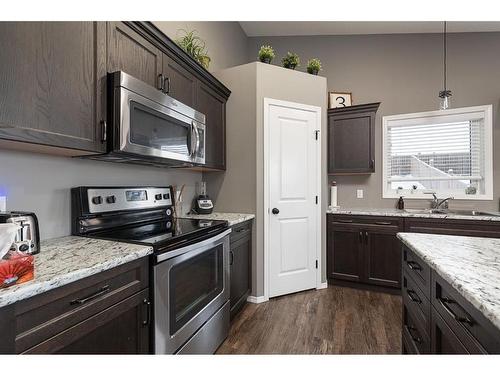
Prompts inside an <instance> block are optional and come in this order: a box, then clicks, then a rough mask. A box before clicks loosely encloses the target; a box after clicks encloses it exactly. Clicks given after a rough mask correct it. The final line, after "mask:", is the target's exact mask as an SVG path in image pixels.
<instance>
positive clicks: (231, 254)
mask: <svg viewBox="0 0 500 375" xmlns="http://www.w3.org/2000/svg"><path fill="white" fill-rule="evenodd" d="M233 263H234V253H233V250H229V265H230V266H232V265H233Z"/></svg>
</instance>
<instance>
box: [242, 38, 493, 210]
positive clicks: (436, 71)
mask: <svg viewBox="0 0 500 375" xmlns="http://www.w3.org/2000/svg"><path fill="white" fill-rule="evenodd" d="M264 43H270V44H271V45H272V46H273V47H274V48H275V50H276V51H277V54H278V57H279V59H277V61H275V62H274V63H276V64H278V63H279V61H280V60H281V56H283V55H284V54H285V53H286V52H287V51H293V52H296V53H298V54H299V55H300V57H301V60H302V67H300V69H302V70H305V65H306V62H307V60H308V59H310V58H312V57H318V58H319V59H320V60H321V61H322V63H323V71H322V72H321V73H320V74H321V75H324V76H326V77H327V79H328V89H329V91H334V90H335V91H348V92H352V95H353V101H354V104H361V103H370V102H378V101H381V102H382V104H381V105H380V108H379V111H378V113H377V123H376V138H375V141H376V173H374V174H372V175H368V176H336V177H335V180H336V181H337V183H338V185H339V189H338V191H339V192H338V194H339V204H340V205H342V206H344V207H394V205H395V200H393V199H382V173H381V162H382V148H381V138H382V121H381V118H382V116H384V115H392V114H399V113H411V112H419V111H428V110H435V109H437V108H438V100H437V99H438V98H437V93H438V91H439V90H441V89H442V35H438V34H400V35H366V36H365V35H357V36H310V37H270V38H249V45H248V58H249V59H250V60H255V59H256V56H257V51H258V49H259V47H260V46H261V45H262V44H264ZM499 67H500V33H468V34H450V35H449V39H448V86H449V89H451V90H452V91H453V98H452V100H453V101H452V106H453V107H455V108H458V107H464V106H472V105H482V104H493V109H494V145H498V143H499V142H500V138H499V137H500V134H499V133H500V129H499V124H498V119H499V116H498V110H499V109H498V108H499V107H498V102H499V98H500V68H499ZM494 149H495V151H494V163H493V164H494V176H495V179H494V200H493V201H480V202H478V201H469V202H467V201H453V202H451V203H450V207H452V208H453V207H476V208H482V209H490V210H498V208H499V206H498V198H499V196H500V151H498V147H494ZM330 181H331V179H330ZM358 188H361V189H364V198H363V199H357V198H356V189H358ZM427 204H428V203H427V202H426V201H409V202H407V205H408V206H410V207H418V206H424V205H427Z"/></svg>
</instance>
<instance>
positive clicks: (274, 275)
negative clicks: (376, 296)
mask: <svg viewBox="0 0 500 375" xmlns="http://www.w3.org/2000/svg"><path fill="white" fill-rule="evenodd" d="M266 106H267V107H266V115H267V126H268V129H267V134H268V137H269V138H268V144H267V148H268V153H267V157H268V160H267V162H268V178H267V183H268V184H269V186H268V189H269V190H268V195H269V198H268V211H269V212H268V213H267V214H268V218H269V220H268V221H267V223H268V228H267V229H268V241H267V244H268V246H269V248H268V251H267V252H268V255H269V256H268V261H269V289H268V290H269V297H275V296H279V295H283V294H287V293H293V292H298V291H301V290H306V289H311V288H315V287H316V282H317V275H318V272H319V269H318V268H317V267H318V263H317V261H318V257H319V254H320V251H319V244H320V240H319V228H318V226H319V225H320V223H319V221H318V217H319V215H318V212H319V207H320V206H319V204H318V203H319V202H318V199H319V195H320V194H319V190H318V176H319V161H320V160H319V155H320V154H319V149H320V141H319V139H317V138H319V137H318V132H317V131H319V129H320V125H321V124H320V122H321V109H320V108H318V107H310V106H302V105H300V104H296V103H287V102H281V101H273V100H269V99H268V100H267V101H266Z"/></svg>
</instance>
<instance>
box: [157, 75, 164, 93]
mask: <svg viewBox="0 0 500 375" xmlns="http://www.w3.org/2000/svg"><path fill="white" fill-rule="evenodd" d="M164 84H165V81H164V80H163V74H161V73H160V74H158V79H157V80H156V88H157V89H158V90H160V91H163V85H164Z"/></svg>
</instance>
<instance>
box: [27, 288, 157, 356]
mask: <svg viewBox="0 0 500 375" xmlns="http://www.w3.org/2000/svg"><path fill="white" fill-rule="evenodd" d="M150 323H151V305H150V303H149V290H148V289H145V290H143V291H142V292H140V293H137V294H135V295H133V296H131V297H129V298H127V299H125V300H123V301H121V302H119V303H117V304H116V305H113V306H111V307H109V308H107V309H105V310H103V311H102V312H100V313H98V314H96V315H94V316H92V317H90V318H89V319H87V320H84V321H83V322H81V323H78V324H77V325H75V326H73V327H71V328H69V329H67V330H65V331H62V332H61V333H59V334H58V335H55V336H53V337H51V338H50V339H48V340H46V341H44V342H42V343H40V344H38V345H36V346H34V347H32V348H30V349H28V350H27V351H25V352H24V353H25V354H32V353H38V354H48V353H61V354H147V353H149V330H150Z"/></svg>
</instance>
